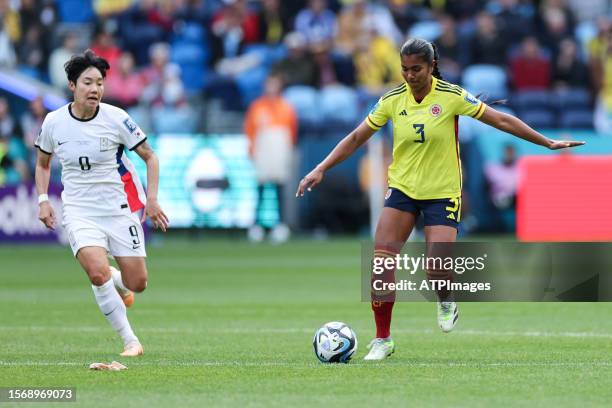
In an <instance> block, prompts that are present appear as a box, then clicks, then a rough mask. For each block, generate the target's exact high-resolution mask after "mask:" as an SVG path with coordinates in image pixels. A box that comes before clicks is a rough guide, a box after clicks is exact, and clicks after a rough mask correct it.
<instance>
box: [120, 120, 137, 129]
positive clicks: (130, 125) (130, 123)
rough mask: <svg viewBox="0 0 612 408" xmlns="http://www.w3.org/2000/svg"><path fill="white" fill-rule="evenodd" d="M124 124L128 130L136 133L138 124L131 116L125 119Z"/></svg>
mask: <svg viewBox="0 0 612 408" xmlns="http://www.w3.org/2000/svg"><path fill="white" fill-rule="evenodd" d="M123 125H124V126H125V128H126V129H127V130H128V132H130V133H134V131H135V130H136V129H137V128H138V126H136V124H135V123H134V121H133V120H132V119H130V118H126V119H125V120H124V121H123Z"/></svg>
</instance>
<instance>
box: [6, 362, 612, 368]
mask: <svg viewBox="0 0 612 408" xmlns="http://www.w3.org/2000/svg"><path fill="white" fill-rule="evenodd" d="M128 365H129V366H131V367H290V368H312V367H321V366H322V365H321V364H320V363H318V362H312V363H297V362H295V363H291V362H271V361H262V362H250V361H172V362H171V361H158V362H155V361H141V362H131V363H128ZM389 365H391V366H410V367H466V368H478V367H612V362H606V361H593V362H587V361H576V362H562V361H561V362H539V361H524V362H522V361H516V362H512V361H508V362H473V363H468V362H446V363H443V362H437V363H412V362H409V361H407V362H395V361H385V362H384V363H383V364H368V363H362V362H358V363H357V364H355V363H352V364H349V366H353V367H368V366H369V367H385V366H389ZM52 366H57V367H83V368H87V367H88V366H89V364H84V363H79V362H75V361H0V367H52ZM323 367H346V366H345V365H342V364H341V365H323Z"/></svg>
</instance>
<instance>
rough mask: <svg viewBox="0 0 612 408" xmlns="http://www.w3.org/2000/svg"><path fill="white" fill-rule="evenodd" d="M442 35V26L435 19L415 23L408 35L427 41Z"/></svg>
mask: <svg viewBox="0 0 612 408" xmlns="http://www.w3.org/2000/svg"><path fill="white" fill-rule="evenodd" d="M440 35H442V26H441V25H440V23H439V22H437V21H435V20H433V21H419V22H417V23H414V24H413V25H412V26H411V27H410V30H409V31H408V37H410V38H423V39H425V40H427V41H434V40H435V39H437V38H438V37H440Z"/></svg>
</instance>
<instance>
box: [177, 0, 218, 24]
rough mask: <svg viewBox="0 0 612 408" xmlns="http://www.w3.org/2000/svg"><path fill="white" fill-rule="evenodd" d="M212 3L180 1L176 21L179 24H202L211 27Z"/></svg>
mask: <svg viewBox="0 0 612 408" xmlns="http://www.w3.org/2000/svg"><path fill="white" fill-rule="evenodd" d="M211 3H214V2H210V1H207V0H180V1H178V2H176V10H175V12H174V19H175V21H177V22H186V23H200V24H202V26H204V27H210V20H211V19H212V12H211V7H212V6H211Z"/></svg>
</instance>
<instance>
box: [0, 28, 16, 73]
mask: <svg viewBox="0 0 612 408" xmlns="http://www.w3.org/2000/svg"><path fill="white" fill-rule="evenodd" d="M16 62H17V56H16V55H15V49H14V48H13V43H12V42H11V39H10V38H9V35H8V33H7V32H6V30H5V28H4V26H2V23H1V22H0V67H3V68H13V67H14V66H15V63H16Z"/></svg>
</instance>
